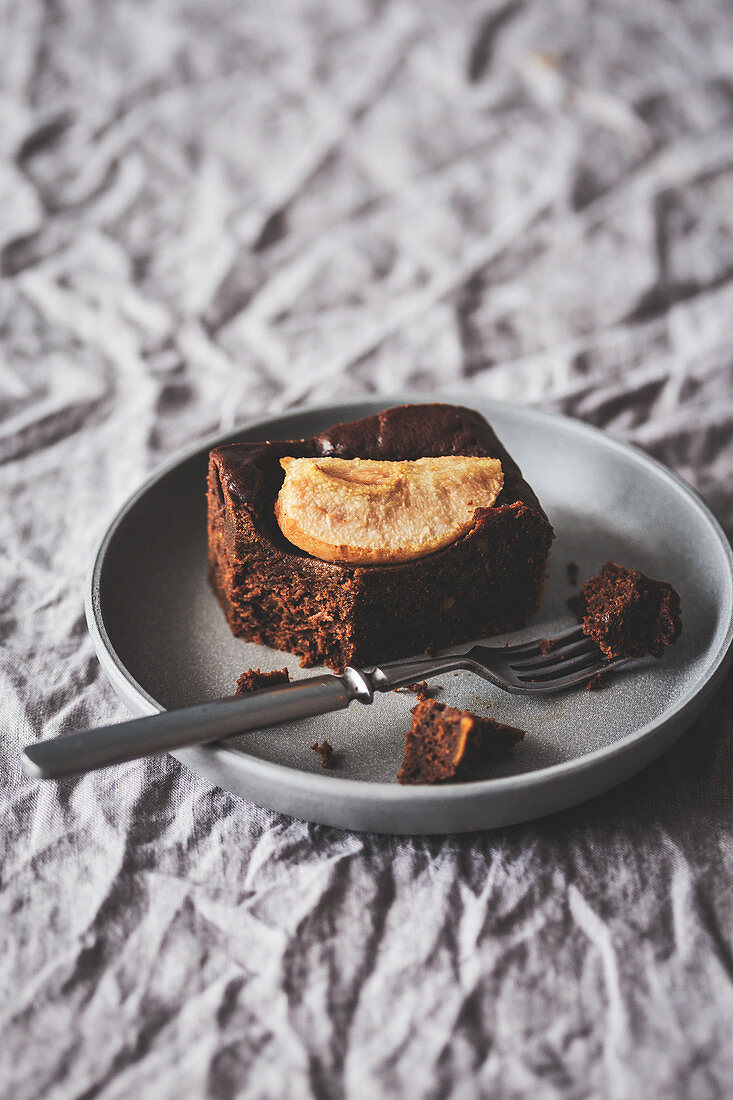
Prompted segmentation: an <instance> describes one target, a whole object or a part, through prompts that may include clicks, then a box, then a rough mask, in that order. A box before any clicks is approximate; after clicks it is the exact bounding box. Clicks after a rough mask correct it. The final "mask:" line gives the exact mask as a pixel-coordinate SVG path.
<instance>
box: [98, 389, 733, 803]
mask: <svg viewBox="0 0 733 1100" xmlns="http://www.w3.org/2000/svg"><path fill="white" fill-rule="evenodd" d="M418 398H419V399H418ZM475 401H478V402H479V403H480V404H482V405H483V406H485V407H486V406H488V407H489V408H496V409H497V410H502V409H503V410H506V411H507V413H509V414H512V413H513V414H515V415H516V414H519V415H520V416H521V417H526V418H528V419H529V420H530V421H531V420H535V421H541V422H544V423H550V424H557V423H558V422H560V423H561V424H562V425H563V426H564V428H565V429H566V430H567V431H569V432H571V433H575V434H576V435H578V436H581V437H583V436H585V437H587V436H589V437H591V438H593V439H596V440H597V439H598V438H599V437H600V440H601V441H602V443H603V444H604V445H605V446H608V447H610V448H611V449H612V450H617V451H621V452H623V453H628V452H631V454H632V456H633V457H634V458H635V459H636V461H638V462H641V463H642V465H647V466H650V467H651V468H652V469H653V470H654V471H655V472H656V473H657V475H658V476H660V477H661V478H662V479H663V480H665V481H667V482H668V483H669V484H671V486H672V487H673V488H674V489H675V490H676V491H677V492H679V493H681V494H682V496H683V497H685V498H687V501H688V503H689V504H690V505H691V506H693V507H694V508H696V509H697V511H698V512H700V513H701V514H702V517H703V519H704V520H705V521H706V522H707V523H708V525H709V526H710V527H711V528H712V530H713V532H714V534H715V536H716V539H717V541H718V543H719V545H720V548H721V549H722V550H723V555H724V558H725V559H726V561H727V566H728V569H727V572H726V577H725V580H726V586H725V588H726V591H725V596H726V598H727V607H728V623H727V627H726V632H725V636H724V638H723V641H722V642H721V644H720V645H719V647H718V649H717V651H716V652H715V654H714V656H713V658H712V659H711V661H710V664H709V665H708V668H707V669H706V671H705V672H704V673H703V675H702V677H701V678H699V679H698V680H697V681H696V683H695V685H694V686H693V687H691V688H690V689H689V690H688V691H687V692H686V693H685V694H684V695H683V696H682V697H681V698H680V699H678V700H677V701H676V702H675V703H674V704H673V705H672V706H671V707H670V708H669V709H668V710H666V711H665V712H664V713H663V715H661V716H659V717H657V718H655V719H653V720H652V721H651V722H647V723H646V724H645V725H644V726H642V727H641V728H640V729H638V730H634V731H632V732H631V733H628V734H626V735H625V736H624V737H622V738H619V740H617V741H614V742H613V743H612V744H610V745H603V746H600V747H599V748H597V749H593V750H592V751H591V752H588V753H584V754H583V755H582V756H577V757H574V758H573V759H571V760H564V761H560V762H559V763H556V764H549V765H547V766H546V767H543V768H536V769H533V770H532V771H527V772H521V773H517V774H515V775H508V776H497V777H494V778H487V779H476V780H469V781H467V782H463V783H460V784H445V785H440V786H437V787H436V786H409V787H404V786H401V785H399V784H396V783H386V782H381V781H379V782H378V781H373V780H364V779H347V778H341V777H336V776H327V775H320V774H318V773H317V772H306V771H302V770H301V769H298V768H295V769H294V768H292V767H290V766H289V765H287V764H280V763H277V762H276V761H270V760H262V759H260V758H259V757H256V756H250V755H248V754H247V753H246V752H244V751H242V750H241V749H231V748H228V747H227V746H226V745H223V744H217V743H211V744H202V745H198V746H195V747H194V748H193V750H192V749H190V748H189V749H185V750H178V751H177V752H174V753H172V754H171V755H173V756H176V757H178V756H179V752H180V753H185V754H186V761H185V763H186V766H187V767H189V768H190V769H191V770H195V765H193V764H191V752H192V751H194V752H196V753H204V754H206V756H207V757H208V758H209V759H210V760H218V761H220V762H221V763H222V766H223V767H224V769H228V768H235V769H236V770H237V771H239V772H244V773H245V776H251V777H252V778H253V779H264V780H265V781H267V780H268V779H272V780H273V781H274V782H278V781H282V780H283V779H285V777H286V776H287V777H292V776H294V775H297V776H298V777H299V780H298V782H299V787H300V793H301V794H309V793H310V794H312V795H314V796H318V795H320V794H328V795H333V794H334V793H336V792H337V793H338V795H339V798H340V800H343V799H349V798H350V797H351V796H352V795H353V796H354V797H360V798H361V799H362V800H363V798H364V797H365V796H368V797H371V798H372V799H373V800H374V801H378V802H381V803H382V804H390V803H392V804H395V805H400V804H404V803H405V802H406V801H409V802H410V803H411V804H413V805H415V804H418V805H419V804H429V803H431V802H440V803H441V804H442V805H444V804H445V803H446V802H448V803H452V802H462V801H464V800H465V799H467V798H469V797H471V796H473V797H475V796H477V795H481V794H485V795H487V796H488V795H491V794H497V795H498V794H500V793H501V794H510V793H512V792H517V791H520V790H521V791H525V792H526V791H529V790H532V789H534V788H535V787H543V786H544V785H545V784H552V783H553V782H554V781H555V780H557V779H560V778H562V779H568V778H569V777H570V776H573V775H582V773H583V772H585V771H588V770H593V771H594V770H595V769H596V768H598V767H602V766H603V765H604V764H606V763H609V764H610V762H611V761H613V760H614V759H615V758H617V757H619V756H623V755H625V754H626V753H628V752H629V751H630V750H632V749H633V747H634V746H636V745H638V744H640V743H641V742H643V741H645V740H646V739H647V738H649V737H650V736H651V735H652V734H653V733H654V732H655V731H659V730H661V729H663V728H666V727H667V726H669V725H671V724H673V723H677V724H680V723H681V720H682V718H683V717H684V716H685V715H686V714H687V713H689V712H690V710H693V709H694V708H695V707H697V708H698V712H699V710H701V709H702V707H703V706H704V704H705V703H706V702H707V701H708V699H709V698H710V697H711V695H712V694H713V692H714V690H715V688H716V687H717V686H718V684H719V682H720V680H721V679H722V677H723V675H724V674H725V672H726V670H727V667H728V665H729V664H730V663H731V661H732V660H733V548H732V547H731V544H730V542H729V540H728V538H727V536H726V534H725V531H724V530H723V528H722V526H721V524H720V523H719V521H718V520H717V519H716V517H715V516H714V514H713V513H712V511H711V510H710V508H709V507H708V505H707V504H706V503H705V502H704V501H703V500H702V498H701V497H700V495H699V494H698V493H697V491H696V490H695V489H693V488H692V486H690V485H688V484H687V482H686V481H684V479H683V478H682V477H681V476H680V475H679V474H677V473H675V472H674V471H673V470H671V469H669V467H668V466H665V465H664V463H662V462H660V461H659V460H658V459H656V458H653V457H652V456H651V455H648V454H647V453H646V452H645V451H643V450H642V449H641V448H640V447H638V446H637V445H636V444H634V443H629V442H627V441H626V440H621V439H618V438H617V437H616V436H614V435H611V434H610V433H609V432H606V431H604V430H603V429H601V428H597V427H595V425H592V424H587V423H586V422H585V421H582V420H578V419H576V418H575V417H571V416H567V415H566V414H564V413H558V412H555V411H549V410H546V409H538V408H535V407H533V406H525V405H519V404H517V403H516V402H511V401H503V400H499V399H495V398H492V397H489V396H486V395H484V394H468V393H465V392H462V391H448V392H445V393H443V392H440V391H439V392H437V393H435V394H431V395H426V394H423V393H420V394H419V395H414V396H410V395H404V394H376V395H374V396H366V397H361V398H359V399H356V400H352V401H348V400H345V401H340V402H336V403H333V404H327V405H312V406H309V405H305V406H300V407H298V408H295V409H291V410H287V411H285V412H283V413H281V414H279V415H277V416H269V417H266V418H258V419H255V420H251V421H244V422H241V423H237V424H236V425H234V426H233V427H231V428H228V429H226V430H221V431H217V432H214V433H211V434H210V435H207V436H204V437H203V438H202V439H200V440H198V441H196V442H195V443H193V444H188V445H187V446H185V447H183V448H180V449H178V450H177V451H176V452H174V454H173V455H172V456H171V457H170V458H168V459H166V461H165V462H163V463H161V464H160V465H159V466H157V467H156V468H155V469H154V470H153V471H152V472H151V473H150V474H149V476H148V477H147V478H145V480H144V481H143V482H142V483H141V484H140V485H139V486H138V488H137V489H136V490H134V492H132V493H131V494H130V495H129V496H128V497H127V498H126V499H125V500H124V501H123V503H122V504H121V505H120V506H119V507H118V509H117V510H116V512H115V513H114V515H113V517H112V519H111V521H110V522H109V523H108V524H107V527H106V528H105V530H104V531H103V533H102V535H101V537H100V538H98V539H97V541H96V543H95V546H94V549H93V552H92V559H91V566H90V568H89V570H88V573H87V579H86V585H85V601H84V607H85V614H86V620H87V627H88V630H89V633H90V636H91V638H92V642H93V645H94V649H95V652H96V655H97V657H98V659H99V662H100V665H101V667H102V669H103V671H104V672H105V674H106V676H107V677H108V679H109V680H110V682H111V684H112V686H113V688H114V689H115V691H116V692H117V694H118V695H119V696H120V697H121V698H122V700H123V702H125V705H126V706H128V708H129V709H132V707H131V706H130V703H129V699H130V697H131V695H132V697H134V698H136V700H137V702H138V703H140V704H141V711H142V712H143V713H148V714H153V713H156V712H158V713H159V712H162V711H163V710H165V708H164V707H163V706H161V705H160V703H158V701H157V700H156V699H154V698H153V696H151V695H150V694H149V692H147V691H146V690H145V688H144V687H142V685H141V684H139V683H138V682H137V681H136V680H135V678H134V677H133V676H132V674H131V673H130V672H129V671H128V669H127V668H126V667H125V665H124V663H123V662H122V660H121V659H120V658H119V656H118V654H117V652H116V650H115V648H114V645H113V643H112V640H111V638H110V636H109V634H108V632H107V629H106V626H105V623H104V617H103V613H102V607H101V596H100V588H101V583H102V579H101V578H102V573H103V570H104V566H105V559H106V554H107V550H108V549H109V547H110V545H111V543H112V541H113V539H114V538H115V536H116V534H117V532H118V531H119V529H120V527H121V526H122V524H123V523H124V521H125V519H126V518H127V516H128V515H129V513H130V512H131V511H132V510H133V508H134V507H135V505H136V504H137V502H138V500H140V499H141V498H142V497H143V496H145V495H146V493H147V492H148V491H149V490H150V489H151V488H152V486H153V485H155V484H156V483H157V482H158V481H160V480H161V479H162V478H163V477H165V476H166V474H168V473H169V472H170V471H172V470H173V469H175V468H176V467H177V466H179V465H181V464H182V463H183V462H186V461H187V460H188V459H190V458H193V457H194V456H195V455H196V454H198V453H199V452H201V451H205V450H210V449H211V448H212V447H215V446H220V445H223V444H224V443H225V442H227V441H232V440H234V439H235V437H236V435H237V433H239V432H251V431H252V430H257V429H260V428H261V429H262V430H263V431H266V430H267V428H268V426H269V425H275V424H281V423H283V422H286V421H288V420H290V419H293V420H295V419H296V418H299V417H302V416H304V415H313V414H319V415H320V414H323V415H324V416H326V415H334V416H341V417H343V416H344V415H353V414H352V413H349V414H346V413H345V412H344V410H346V409H351V410H358V409H362V410H364V409H365V408H366V407H369V408H372V407H374V406H380V407H382V408H389V407H391V406H392V405H402V404H413V405H414V404H419V405H426V404H434V403H436V402H437V403H441V404H444V403H449V404H456V405H459V404H460V405H467V407H469V408H470V407H473V406H472V402H475ZM357 415H358V414H357ZM362 415H371V413H364V412H363V411H362ZM482 415H483V414H482ZM487 415H488V416H489V418H490V413H489V414H487ZM334 422H336V421H334ZM273 652H276V651H273ZM130 693H131V694H130ZM693 720H694V717H693ZM334 780H335V781H336V783H337V786H336V787H334Z"/></svg>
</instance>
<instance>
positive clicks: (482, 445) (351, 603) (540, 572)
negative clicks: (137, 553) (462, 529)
mask: <svg viewBox="0 0 733 1100" xmlns="http://www.w3.org/2000/svg"><path fill="white" fill-rule="evenodd" d="M442 455H466V456H472V455H473V456H484V457H489V458H498V459H499V460H500V461H501V464H502V469H503V472H504V485H503V488H502V491H501V493H500V495H499V497H498V498H497V500H496V502H495V504H494V505H493V507H491V508H488V509H477V510H476V513H475V523H474V525H473V527H472V528H471V530H470V531H469V532H468V533H467V534H465V535H464V536H462V537H461V538H459V539H457V540H456V541H455V542H453V543H451V544H450V545H448V546H445V547H443V548H442V549H441V550H438V551H436V552H435V553H432V554H429V555H427V556H426V557H422V558H418V559H416V560H412V561H406V562H402V563H399V564H388V565H360V566H359V565H345V564H341V563H337V562H328V561H321V560H320V559H318V558H314V557H311V556H310V555H308V554H306V553H304V552H303V551H300V550H298V549H297V548H296V547H295V546H293V545H292V543H290V542H288V541H287V540H286V539H285V537H284V536H283V534H282V532H281V531H280V528H279V527H278V524H277V521H276V519H275V513H274V505H275V500H276V498H277V495H278V492H279V490H280V487H281V485H282V482H283V477H284V471H283V469H282V467H281V466H280V458H282V457H285V456H292V457H296V458H298V457H323V456H333V457H340V458H366V459H382V460H393V461H398V460H406V461H410V460H414V459H418V458H422V457H431V456H442ZM208 525H209V573H210V577H211V581H212V584H213V587H214V590H215V591H216V593H217V595H218V597H219V600H220V602H221V605H222V608H223V610H224V612H225V614H226V616H227V619H228V621H229V625H230V627H231V629H232V631H233V633H234V634H236V635H238V636H239V637H242V638H246V639H247V640H248V641H253V642H259V643H261V644H265V645H270V646H274V647H275V648H277V649H284V650H289V651H290V652H292V653H296V654H297V655H298V656H299V657H300V659H301V664H302V665H304V666H311V665H317V664H327V665H330V666H331V667H332V668H335V669H340V668H343V666H344V665H346V664H369V663H370V662H377V661H384V660H389V659H391V658H395V657H400V656H404V655H406V654H411V653H417V652H421V651H424V650H426V649H429V648H442V647H444V646H448V645H452V644H454V643H457V642H462V641H467V640H470V639H474V638H481V637H487V636H489V635H492V634H498V633H501V632H504V631H509V630H514V629H516V628H517V627H520V626H523V625H524V624H525V623H526V622H527V620H528V619H529V617H530V616H531V615H532V614H533V613H534V612H535V611H536V610H537V608H538V607H539V604H540V602H541V599H542V592H543V587H544V580H545V569H546V564H547V555H548V553H549V549H550V543H551V541H552V537H553V532H552V527H551V525H550V523H549V521H548V519H547V516H546V515H545V513H544V512H543V510H542V508H541V506H540V504H539V501H538V500H537V497H536V496H535V494H534V493H533V491H532V489H531V488H530V487H529V485H528V484H527V482H526V481H525V480H524V479H523V477H522V474H521V471H520V470H519V467H518V466H517V464H516V463H515V462H514V460H513V459H512V458H511V457H510V455H509V454H508V453H507V451H506V450H505V448H504V447H503V446H502V444H501V443H500V442H499V440H498V439H497V437H496V435H495V433H494V432H493V430H492V429H491V427H490V426H489V425H488V424H487V423H486V421H485V420H484V418H483V417H482V416H480V415H479V413H477V412H473V411H472V410H470V409H465V408H461V407H458V406H454V405H403V406H399V407H397V408H392V409H387V410H385V411H384V412H381V413H379V414H378V415H376V416H370V417H366V418H365V419H363V420H356V421H354V422H352V423H349V424H338V425H336V426H335V427H334V428H330V429H329V430H328V431H325V432H321V433H320V434H319V435H316V436H313V437H312V438H310V439H299V440H290V441H288V442H277V443H275V442H266V443H232V444H228V445H227V446H223V447H217V448H216V449H215V450H213V451H212V452H211V456H210V463H209V480H208Z"/></svg>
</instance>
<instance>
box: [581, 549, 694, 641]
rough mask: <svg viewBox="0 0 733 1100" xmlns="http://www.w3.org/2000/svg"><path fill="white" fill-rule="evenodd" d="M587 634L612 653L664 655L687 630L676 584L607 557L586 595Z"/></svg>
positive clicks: (584, 589)
mask: <svg viewBox="0 0 733 1100" xmlns="http://www.w3.org/2000/svg"><path fill="white" fill-rule="evenodd" d="M579 596H580V599H581V600H582V606H583V619H582V626H583V633H584V634H587V636H588V637H589V638H592V639H593V641H595V642H597V643H598V645H599V646H600V648H601V650H602V652H603V653H604V654H605V655H606V657H644V656H646V655H647V654H648V653H650V654H651V655H652V656H654V657H661V656H662V654H663V653H664V650H665V649H666V648H667V646H669V645H674V643H675V642H676V641H677V639H678V638H679V636H680V634H681V632H682V617H681V614H680V598H679V595H678V594H677V592H675V590H674V588H672V585H671V584H667V583H666V581H655V580H652V578H651V577H647V576H645V574H644V573H640V572H639V570H638V569H626V568H624V566H623V565H619V564H618V563H617V562H613V561H607V562H606V564H605V565H604V566H603V568H602V569H601V571H600V573H598V574H597V575H596V576H595V577H591V578H590V579H589V580H587V581H586V582H585V584H584V585H583V587H582V589H581V591H580V593H579Z"/></svg>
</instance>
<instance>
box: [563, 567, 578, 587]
mask: <svg viewBox="0 0 733 1100" xmlns="http://www.w3.org/2000/svg"><path fill="white" fill-rule="evenodd" d="M565 570H566V572H567V575H568V584H571V585H572V586H573V588H575V586H576V584H577V583H578V563H577V561H569V562H568V563H567V565H566V566H565Z"/></svg>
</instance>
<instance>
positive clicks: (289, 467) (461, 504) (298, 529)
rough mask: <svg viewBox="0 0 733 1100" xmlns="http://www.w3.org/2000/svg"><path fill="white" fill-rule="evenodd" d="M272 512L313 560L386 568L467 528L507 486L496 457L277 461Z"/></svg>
mask: <svg viewBox="0 0 733 1100" xmlns="http://www.w3.org/2000/svg"><path fill="white" fill-rule="evenodd" d="M280 465H281V466H282V468H283V470H284V471H285V480H284V481H283V484H282V488H281V489H280V492H279V494H278V497H277V500H276V502H275V517H276V519H277V522H278V524H279V526H280V530H281V531H282V533H283V535H284V536H285V538H286V539H287V540H288V541H289V542H291V543H293V545H294V546H297V547H298V549H299V550H304V551H305V553H306V554H310V555H311V556H312V557H314V558H320V559H321V560H322V561H332V562H341V563H344V564H348V565H389V564H393V563H397V562H403V561H411V560H413V559H414V558H422V557H425V556H426V555H427V554H432V553H434V552H435V551H436V550H440V549H441V547H443V546H448V545H449V544H450V543H451V542H455V541H456V539H459V538H460V537H461V536H462V535H465V534H466V533H467V532H468V531H470V529H471V527H472V526H473V524H474V515H475V512H476V509H477V508H491V507H492V505H493V504H494V502H495V500H496V498H497V497H498V495H499V493H500V492H501V489H502V486H503V484H504V472H503V470H502V468H501V462H500V461H499V460H498V459H496V458H468V457H464V456H461V455H448V456H445V457H441V458H418V459H417V460H416V461H414V462H381V461H374V460H372V459H363V458H350V459H345V458H281V459H280Z"/></svg>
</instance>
